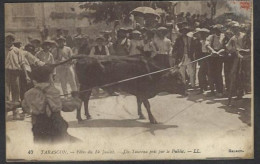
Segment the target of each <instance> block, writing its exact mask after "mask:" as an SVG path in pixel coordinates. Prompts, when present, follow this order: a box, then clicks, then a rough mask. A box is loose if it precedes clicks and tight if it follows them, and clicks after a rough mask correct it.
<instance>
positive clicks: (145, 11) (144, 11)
mask: <svg viewBox="0 0 260 164" xmlns="http://www.w3.org/2000/svg"><path fill="white" fill-rule="evenodd" d="M130 14H133V15H143V16H145V15H155V16H158V17H159V16H160V15H159V14H158V13H157V12H156V11H155V10H154V9H153V8H151V7H137V8H135V9H134V10H132V11H131V12H130Z"/></svg>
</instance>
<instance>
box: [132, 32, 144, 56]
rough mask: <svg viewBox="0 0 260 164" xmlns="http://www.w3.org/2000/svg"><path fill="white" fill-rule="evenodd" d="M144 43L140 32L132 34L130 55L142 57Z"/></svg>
mask: <svg viewBox="0 0 260 164" xmlns="http://www.w3.org/2000/svg"><path fill="white" fill-rule="evenodd" d="M143 47H144V42H143V40H142V34H141V32H140V31H137V30H134V31H133V32H132V33H131V40H130V47H129V55H141V54H142V52H143Z"/></svg>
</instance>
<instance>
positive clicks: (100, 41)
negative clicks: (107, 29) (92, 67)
mask: <svg viewBox="0 0 260 164" xmlns="http://www.w3.org/2000/svg"><path fill="white" fill-rule="evenodd" d="M96 55H98V56H99V55H102V56H109V55H110V54H109V50H108V48H107V46H106V45H105V38H103V37H102V36H101V37H97V39H96V46H94V47H92V49H91V51H90V55H89V56H96ZM99 64H100V66H101V67H104V66H103V65H102V64H101V63H99ZM106 91H107V92H108V94H109V95H111V96H117V95H118V94H116V93H114V92H113V91H112V90H110V89H107V90H106ZM98 94H99V88H95V89H93V95H94V97H98Z"/></svg>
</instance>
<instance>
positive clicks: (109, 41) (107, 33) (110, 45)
mask: <svg viewBox="0 0 260 164" xmlns="http://www.w3.org/2000/svg"><path fill="white" fill-rule="evenodd" d="M111 34H112V31H104V35H103V36H104V38H105V44H106V46H107V48H108V50H109V53H110V55H114V54H115V50H114V46H113V42H112V37H111Z"/></svg>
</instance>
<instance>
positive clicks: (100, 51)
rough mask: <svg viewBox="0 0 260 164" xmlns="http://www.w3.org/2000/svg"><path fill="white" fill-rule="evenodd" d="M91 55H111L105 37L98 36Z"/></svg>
mask: <svg viewBox="0 0 260 164" xmlns="http://www.w3.org/2000/svg"><path fill="white" fill-rule="evenodd" d="M89 55H90V56H94V55H107V56H108V55H110V54H109V50H108V48H107V46H106V45H105V38H103V37H97V39H96V46H94V47H92V49H91V51H90V54H89Z"/></svg>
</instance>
